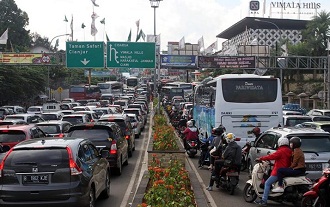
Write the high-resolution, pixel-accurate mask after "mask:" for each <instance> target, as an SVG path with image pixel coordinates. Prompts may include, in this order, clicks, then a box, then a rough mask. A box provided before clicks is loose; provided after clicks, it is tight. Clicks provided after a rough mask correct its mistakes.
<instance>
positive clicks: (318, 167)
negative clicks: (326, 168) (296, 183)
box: [306, 163, 323, 171]
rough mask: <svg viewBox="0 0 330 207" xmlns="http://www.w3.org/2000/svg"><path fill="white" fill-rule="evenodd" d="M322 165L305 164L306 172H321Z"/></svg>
mask: <svg viewBox="0 0 330 207" xmlns="http://www.w3.org/2000/svg"><path fill="white" fill-rule="evenodd" d="M322 169H323V165H322V163H306V171H322Z"/></svg>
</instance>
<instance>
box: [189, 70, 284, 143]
mask: <svg viewBox="0 0 330 207" xmlns="http://www.w3.org/2000/svg"><path fill="white" fill-rule="evenodd" d="M282 117H283V113H282V92H281V83H280V80H279V79H278V78H273V77H271V76H258V75H253V74H227V75H220V76H218V77H216V78H214V79H213V80H210V81H208V82H206V83H204V84H200V85H198V86H197V87H196V89H195V93H194V109H193V118H194V119H195V120H196V125H197V127H198V128H200V131H202V132H205V133H206V132H207V134H208V136H209V135H210V133H211V130H212V128H214V127H218V126H219V125H223V126H224V127H225V128H226V131H227V132H232V133H234V134H235V135H236V138H237V141H238V143H239V144H240V145H244V144H245V143H246V142H247V141H252V140H254V139H255V137H254V136H253V134H252V133H251V130H252V129H253V128H254V127H259V128H260V130H261V131H262V132H263V131H265V130H267V129H269V128H271V127H277V126H279V125H281V126H283V119H282Z"/></svg>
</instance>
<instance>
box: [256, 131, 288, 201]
mask: <svg viewBox="0 0 330 207" xmlns="http://www.w3.org/2000/svg"><path fill="white" fill-rule="evenodd" d="M277 143H278V148H277V150H276V152H274V153H272V154H270V155H267V156H263V157H259V158H257V159H256V161H264V160H275V163H274V167H273V170H272V172H271V174H270V177H269V178H268V179H267V180H266V182H265V187H264V193H263V195H262V199H260V200H256V201H254V202H255V203H256V204H259V206H267V200H268V195H269V192H270V187H271V186H272V184H273V183H275V182H276V181H277V180H278V177H277V170H278V169H279V168H287V167H289V166H290V164H291V155H292V151H291V149H290V147H289V140H288V139H287V138H285V137H281V138H279V139H278V141H277Z"/></svg>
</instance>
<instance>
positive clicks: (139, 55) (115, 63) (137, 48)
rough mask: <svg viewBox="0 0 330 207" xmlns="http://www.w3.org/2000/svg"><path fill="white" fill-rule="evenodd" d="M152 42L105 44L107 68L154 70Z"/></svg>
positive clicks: (154, 55)
mask: <svg viewBox="0 0 330 207" xmlns="http://www.w3.org/2000/svg"><path fill="white" fill-rule="evenodd" d="M155 59H156V47H155V43H154V42H107V67H108V68H155V66H156V62H155Z"/></svg>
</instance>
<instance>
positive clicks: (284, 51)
mask: <svg viewBox="0 0 330 207" xmlns="http://www.w3.org/2000/svg"><path fill="white" fill-rule="evenodd" d="M281 50H282V56H288V47H287V45H286V43H284V44H283V45H282V46H281Z"/></svg>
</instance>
